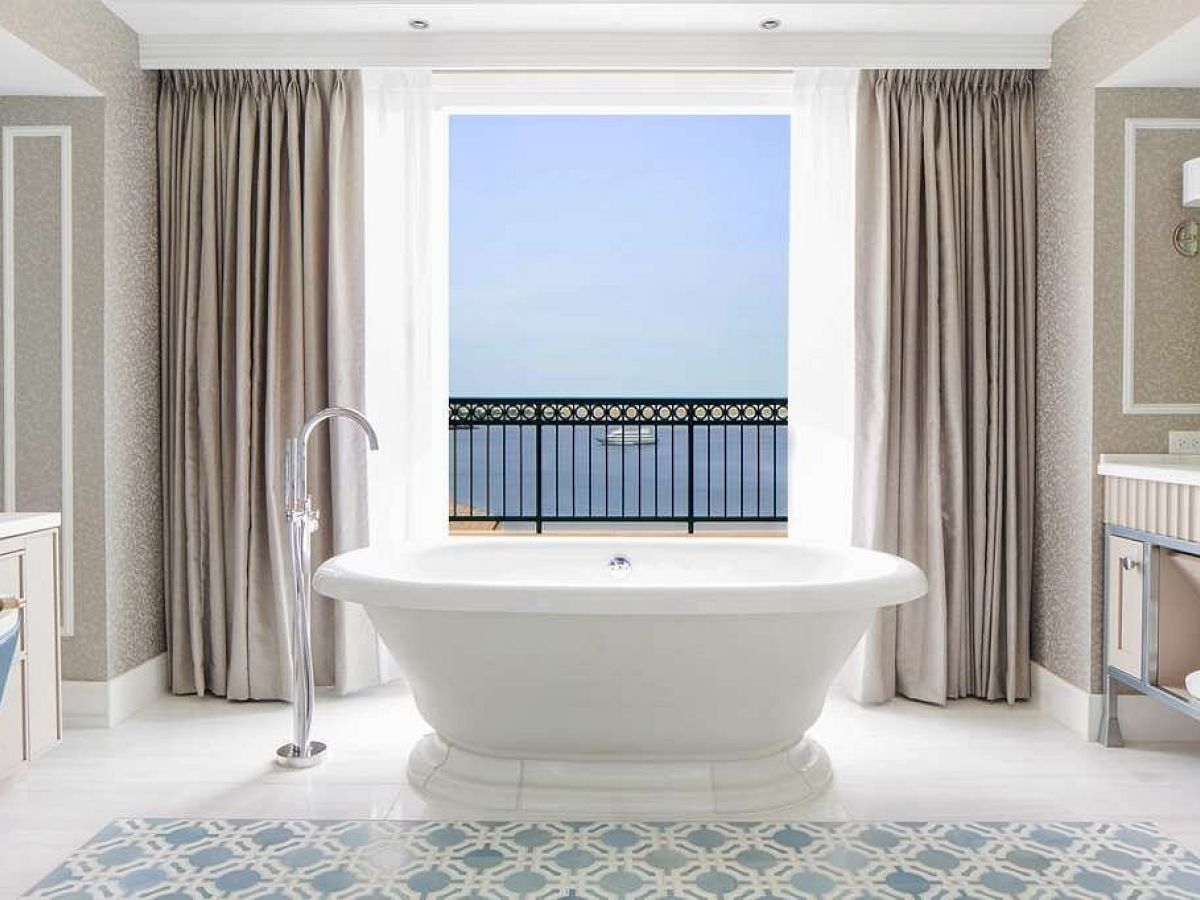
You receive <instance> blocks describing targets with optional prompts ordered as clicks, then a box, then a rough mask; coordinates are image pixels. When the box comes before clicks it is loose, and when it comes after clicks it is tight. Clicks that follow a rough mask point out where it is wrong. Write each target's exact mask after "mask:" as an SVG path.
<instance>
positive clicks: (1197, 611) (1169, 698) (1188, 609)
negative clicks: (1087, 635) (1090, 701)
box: [1099, 456, 1200, 747]
mask: <svg viewBox="0 0 1200 900" xmlns="http://www.w3.org/2000/svg"><path fill="white" fill-rule="evenodd" d="M1099 471H1100V474H1101V475H1103V476H1104V522H1105V525H1104V657H1105V659H1104V671H1105V689H1104V693H1105V702H1106V707H1107V709H1106V715H1105V716H1104V718H1103V719H1102V724H1101V731H1100V742H1101V743H1103V744H1105V745H1106V746H1110V747H1114V746H1120V745H1121V743H1122V739H1121V730H1120V724H1119V721H1118V703H1119V701H1118V697H1119V688H1120V687H1122V686H1123V687H1124V688H1126V689H1132V690H1134V691H1137V692H1139V693H1142V694H1145V695H1147V696H1149V697H1151V698H1153V699H1155V700H1158V701H1159V702H1161V703H1163V704H1164V705H1166V706H1168V707H1170V708H1172V709H1174V710H1176V711H1177V712H1180V713H1183V714H1184V715H1188V716H1191V717H1192V718H1195V719H1197V720H1200V700H1197V699H1195V698H1193V697H1192V696H1191V695H1190V694H1189V693H1188V691H1187V689H1186V688H1185V686H1184V680H1185V679H1186V678H1187V676H1188V674H1189V673H1192V672H1196V671H1200V457H1190V456H1189V457H1179V456H1176V457H1158V456H1121V457H1113V456H1102V457H1101V462H1100V469H1099Z"/></svg>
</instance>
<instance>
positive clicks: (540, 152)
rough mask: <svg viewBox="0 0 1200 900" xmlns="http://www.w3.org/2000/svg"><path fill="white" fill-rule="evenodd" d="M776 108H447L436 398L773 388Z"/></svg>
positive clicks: (783, 262) (783, 312) (783, 154)
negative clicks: (442, 342)
mask: <svg viewBox="0 0 1200 900" xmlns="http://www.w3.org/2000/svg"><path fill="white" fill-rule="evenodd" d="M788 152H789V151H788V120H787V118H786V117H784V116H625V115H621V116H596V115H592V116H587V115H582V116H454V117H453V118H452V119H451V124H450V393H451V395H452V396H480V395H491V396H680V397H690V396H696V397H701V396H707V397H723V396H724V397H730V396H783V395H784V394H786V392H787V375H786V366H787V362H786V356H787V327H786V322H787V318H786V317H787V277H788V273H787V241H788V233H787V229H788V166H789V163H788Z"/></svg>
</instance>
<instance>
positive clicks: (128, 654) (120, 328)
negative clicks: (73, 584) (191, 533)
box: [0, 0, 166, 679]
mask: <svg viewBox="0 0 1200 900" xmlns="http://www.w3.org/2000/svg"><path fill="white" fill-rule="evenodd" d="M0 27H2V28H5V29H6V30H8V31H10V32H12V33H13V34H15V35H16V36H17V37H19V38H20V39H21V40H23V41H25V42H26V43H28V44H30V45H32V46H33V47H35V48H37V49H38V50H40V51H41V52H42V53H44V54H45V55H47V56H49V57H50V58H51V59H53V60H54V61H55V62H57V63H59V64H61V65H63V66H65V67H67V68H68V69H70V70H71V71H73V72H74V73H75V74H77V75H78V76H80V77H81V78H83V79H84V80H85V81H87V82H88V83H89V84H91V85H92V86H93V87H95V88H96V89H97V90H99V91H100V92H101V94H102V95H103V104H104V226H103V228H104V248H105V252H104V303H103V320H102V324H101V326H100V329H99V331H98V332H97V334H99V335H101V339H102V341H103V346H102V357H101V358H102V359H103V375H102V378H100V379H99V380H98V381H97V382H96V383H97V384H98V385H99V386H100V388H101V390H102V391H103V395H102V402H101V403H100V404H99V406H98V408H99V409H100V410H102V415H103V419H102V421H103V428H104V431H103V436H102V438H101V439H100V440H99V441H98V442H94V443H91V444H88V445H86V452H87V453H88V454H89V456H90V459H91V460H92V463H93V465H96V466H100V467H102V476H101V484H102V486H103V497H102V508H103V511H104V521H103V524H102V529H103V533H104V536H105V538H104V540H105V565H104V566H103V567H102V568H101V569H98V570H97V571H96V572H95V577H97V578H102V579H103V598H104V599H103V606H104V615H105V626H104V632H103V633H104V641H105V644H106V646H105V649H104V653H103V657H104V671H103V674H99V673H96V675H95V676H94V677H95V678H97V679H100V678H111V677H113V676H115V675H119V674H121V673H122V672H125V671H128V670H129V669H131V668H133V667H134V666H136V665H138V664H139V663H141V662H144V661H146V660H148V659H150V658H152V657H154V656H156V655H157V654H159V653H161V652H163V650H165V648H166V641H165V632H164V624H163V615H164V611H163V610H164V608H163V599H162V524H161V522H162V514H161V505H162V503H161V501H162V497H161V493H162V492H161V473H160V465H159V380H158V367H159V361H158V356H159V347H158V247H157V241H158V238H157V235H158V231H157V201H156V192H157V181H156V148H155V106H156V102H157V83H158V82H157V77H156V76H155V75H154V74H153V73H150V72H143V71H141V70H140V69H139V68H138V48H137V38H136V35H135V34H134V33H133V31H131V30H130V29H129V28H128V27H127V26H126V25H125V24H124V23H123V22H121V20H120V19H118V18H117V17H116V16H114V15H113V14H112V13H111V12H109V10H108V9H107V7H105V6H104V4H103V3H101V2H100V0H3V2H0ZM77 440H78V436H77ZM79 677H81V678H82V677H85V676H83V675H80V676H79ZM86 677H92V676H90V675H89V676H86Z"/></svg>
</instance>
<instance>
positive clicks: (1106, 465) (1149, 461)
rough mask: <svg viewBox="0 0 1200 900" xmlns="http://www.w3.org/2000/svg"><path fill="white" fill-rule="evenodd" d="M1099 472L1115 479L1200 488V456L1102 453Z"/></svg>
mask: <svg viewBox="0 0 1200 900" xmlns="http://www.w3.org/2000/svg"><path fill="white" fill-rule="evenodd" d="M1097 471H1098V472H1099V473H1100V474H1101V475H1109V476H1112V477H1113V478H1136V479H1138V480H1139V481H1163V482H1168V483H1170V484H1191V485H1196V486H1198V487H1200V456H1193V455H1190V454H1183V453H1172V454H1167V453H1101V454H1100V465H1099V466H1098V467H1097Z"/></svg>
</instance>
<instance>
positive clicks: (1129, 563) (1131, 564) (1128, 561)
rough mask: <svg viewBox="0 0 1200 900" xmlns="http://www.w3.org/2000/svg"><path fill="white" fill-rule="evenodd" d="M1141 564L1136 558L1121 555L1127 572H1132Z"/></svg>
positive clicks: (1123, 567) (1122, 565) (1122, 563)
mask: <svg viewBox="0 0 1200 900" xmlns="http://www.w3.org/2000/svg"><path fill="white" fill-rule="evenodd" d="M1140 566H1141V563H1140V562H1138V561H1137V560H1136V559H1132V558H1131V557H1128V556H1122V557H1121V568H1122V569H1124V570H1125V571H1126V572H1132V571H1133V570H1134V569H1137V568H1139V567H1140Z"/></svg>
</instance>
